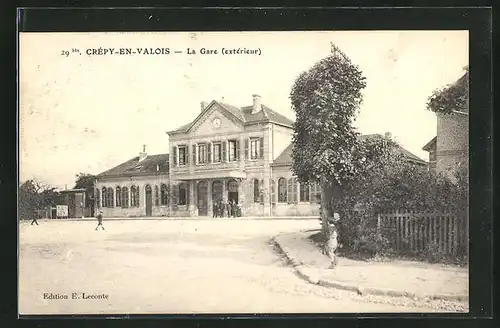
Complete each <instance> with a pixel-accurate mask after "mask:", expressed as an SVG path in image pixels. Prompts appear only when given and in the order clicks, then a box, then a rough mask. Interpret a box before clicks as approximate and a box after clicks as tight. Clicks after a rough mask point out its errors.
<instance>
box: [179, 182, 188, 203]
mask: <svg viewBox="0 0 500 328" xmlns="http://www.w3.org/2000/svg"><path fill="white" fill-rule="evenodd" d="M186 203H187V188H186V184H185V183H181V184H179V205H186Z"/></svg>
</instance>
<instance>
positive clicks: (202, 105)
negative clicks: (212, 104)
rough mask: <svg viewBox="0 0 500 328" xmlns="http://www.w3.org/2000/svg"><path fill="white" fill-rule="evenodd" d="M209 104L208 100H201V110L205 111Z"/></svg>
mask: <svg viewBox="0 0 500 328" xmlns="http://www.w3.org/2000/svg"><path fill="white" fill-rule="evenodd" d="M207 106H208V103H207V102H206V101H202V102H201V111H202V112H203V110H204V109H205V108H207Z"/></svg>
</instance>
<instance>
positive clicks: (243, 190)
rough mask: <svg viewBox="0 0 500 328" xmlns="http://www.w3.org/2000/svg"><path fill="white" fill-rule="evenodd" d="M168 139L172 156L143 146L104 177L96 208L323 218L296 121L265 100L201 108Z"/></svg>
mask: <svg viewBox="0 0 500 328" xmlns="http://www.w3.org/2000/svg"><path fill="white" fill-rule="evenodd" d="M167 134H168V136H169V154H157V155H148V154H147V153H146V149H145V147H144V148H143V150H142V152H141V153H139V156H136V157H134V158H132V159H130V160H129V161H127V162H125V163H122V164H120V165H118V166H116V167H114V168H112V169H110V170H107V171H105V172H102V173H100V174H98V175H97V179H96V184H95V185H96V197H95V200H96V204H95V206H96V208H99V209H101V210H102V211H103V215H104V216H105V217H140V216H168V217H186V216H190V217H191V216H201V217H203V216H209V217H211V216H213V204H214V203H215V202H219V201H223V202H227V201H228V200H229V201H235V202H236V203H238V204H239V206H240V207H241V214H242V216H255V217H273V216H318V215H319V202H320V189H319V187H318V186H317V185H303V184H300V183H299V182H298V180H297V178H296V177H294V175H293V173H292V148H293V147H292V135H293V121H291V120H290V119H288V118H286V117H284V116H283V115H281V114H279V113H277V112H276V111H274V110H272V109H271V108H269V107H267V106H266V105H264V104H262V102H261V97H260V96H258V95H254V96H253V103H252V105H251V106H247V107H242V108H240V107H236V106H233V105H230V104H226V103H223V102H219V101H215V100H214V101H212V102H210V103H205V102H202V103H201V112H200V114H199V115H198V116H197V117H196V119H194V120H193V121H192V122H190V123H188V124H186V125H183V126H181V127H180V128H178V129H176V130H173V131H169V132H167ZM406 153H408V154H410V155H411V156H410V157H412V160H413V161H416V162H418V163H419V164H421V165H426V162H425V161H423V160H421V159H419V158H418V157H416V156H415V155H413V154H411V153H409V152H408V151H406Z"/></svg>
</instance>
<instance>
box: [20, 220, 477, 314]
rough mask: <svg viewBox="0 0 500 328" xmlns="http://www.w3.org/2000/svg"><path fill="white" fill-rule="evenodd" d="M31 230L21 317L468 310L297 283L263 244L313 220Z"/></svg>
mask: <svg viewBox="0 0 500 328" xmlns="http://www.w3.org/2000/svg"><path fill="white" fill-rule="evenodd" d="M39 224H40V225H39V226H36V225H35V226H31V225H30V222H29V221H23V222H20V225H19V283H18V289H19V296H18V308H19V312H20V313H21V314H61V315H74V314H106V315H107V316H108V317H109V316H111V317H116V316H117V315H123V314H183V313H184V314H203V313H225V314H228V313H236V314H238V313H239V314H245V313H246V314H248V315H249V316H253V314H254V313H268V314H278V313H285V314H286V313H394V312H404V313H423V312H440V313H442V312H462V313H463V312H467V311H468V305H467V304H462V303H456V302H454V303H453V302H448V301H436V300H432V301H426V302H421V301H415V300H410V299H407V298H388V297H383V296H373V297H369V298H368V297H367V296H359V295H357V294H356V293H352V292H349V291H344V290H338V289H331V288H324V287H322V286H319V285H313V284H310V283H308V282H306V281H304V280H302V279H300V278H299V277H297V275H296V273H295V271H294V270H293V268H291V267H290V266H289V265H288V264H287V262H286V261H285V259H284V258H283V256H282V255H281V254H280V253H279V252H278V251H277V249H276V246H275V244H274V243H273V242H272V238H273V237H274V236H276V235H279V234H288V233H292V232H297V231H301V230H309V229H314V228H316V227H317V226H318V222H317V221H316V220H250V219H248V220H238V219H234V220H216V219H213V220H180V219H178V220H126V219H124V220H108V221H106V220H105V221H104V227H105V229H106V230H104V231H102V230H99V231H96V230H95V227H96V226H97V222H96V221H68V222H65V221H64V222H63V221H62V220H47V221H40V222H39ZM84 293H85V296H84V295H83V294H84ZM50 294H52V295H54V296H55V297H58V296H62V297H63V298H54V297H51V296H50ZM103 295H104V296H103ZM64 296H66V297H67V298H64ZM73 296H75V298H73ZM89 296H90V297H89ZM415 315H416V316H418V314H415Z"/></svg>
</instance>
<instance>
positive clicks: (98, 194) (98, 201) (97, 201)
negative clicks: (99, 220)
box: [95, 189, 101, 209]
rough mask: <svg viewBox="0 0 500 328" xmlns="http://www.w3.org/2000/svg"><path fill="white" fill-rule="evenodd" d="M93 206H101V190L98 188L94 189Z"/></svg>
mask: <svg viewBox="0 0 500 328" xmlns="http://www.w3.org/2000/svg"><path fill="white" fill-rule="evenodd" d="M95 208H96V209H99V208H101V191H100V190H99V189H96V190H95Z"/></svg>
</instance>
